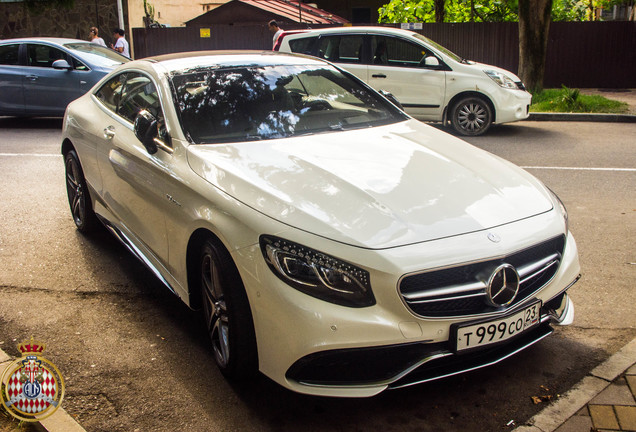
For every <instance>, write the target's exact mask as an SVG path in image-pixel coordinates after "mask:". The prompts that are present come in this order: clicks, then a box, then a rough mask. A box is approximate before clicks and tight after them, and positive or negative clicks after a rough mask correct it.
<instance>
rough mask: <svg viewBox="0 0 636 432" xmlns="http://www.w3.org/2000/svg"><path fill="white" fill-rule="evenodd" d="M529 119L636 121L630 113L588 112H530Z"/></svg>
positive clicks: (635, 116) (635, 117)
mask: <svg viewBox="0 0 636 432" xmlns="http://www.w3.org/2000/svg"><path fill="white" fill-rule="evenodd" d="M526 120H530V121H573V122H607V123H636V115H632V114H590V113H539V112H537V113H530V117H528V118H527V119H526Z"/></svg>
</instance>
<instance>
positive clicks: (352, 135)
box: [62, 51, 580, 397]
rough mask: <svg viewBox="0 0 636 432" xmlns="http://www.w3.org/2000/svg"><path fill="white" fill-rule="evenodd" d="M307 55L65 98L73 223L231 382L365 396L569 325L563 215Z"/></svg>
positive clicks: (142, 77) (251, 55)
mask: <svg viewBox="0 0 636 432" xmlns="http://www.w3.org/2000/svg"><path fill="white" fill-rule="evenodd" d="M390 99H391V98H390V95H381V94H379V93H377V92H376V91H374V90H373V89H371V88H370V87H369V86H367V85H366V84H364V83H363V82H362V81H360V80H358V79H357V78H355V77H354V76H353V75H351V74H350V73H348V72H346V71H344V70H342V69H339V68H337V67H335V66H333V65H331V64H330V63H327V62H325V61H323V60H320V59H317V58H313V57H306V56H299V55H292V54H281V53H275V52H245V51H243V52H200V53H186V54H174V55H167V56H159V57H155V58H146V59H142V60H137V61H132V62H129V63H126V64H125V65H122V66H120V67H119V68H118V69H116V70H115V71H113V72H112V73H110V74H109V75H107V76H106V77H105V78H103V79H102V80H101V81H100V82H98V83H97V84H96V85H95V87H93V89H92V90H91V91H89V92H88V93H87V94H85V95H84V96H82V97H80V98H79V99H77V100H76V101H74V102H73V103H71V104H70V105H69V107H68V108H67V110H66V115H65V118H64V131H63V142H62V154H63V155H64V161H65V168H66V185H67V192H68V199H69V203H70V207H71V213H72V216H73V219H74V221H75V224H76V226H77V228H78V229H79V230H80V231H81V232H82V233H88V232H89V231H91V230H92V229H94V228H95V227H96V226H97V225H98V224H99V223H101V224H103V225H105V226H106V227H107V228H108V229H109V230H110V231H111V232H112V233H113V234H114V235H115V236H116V237H117V238H118V239H119V240H120V241H122V242H123V243H124V244H125V245H126V246H127V247H128V248H129V249H130V251H131V252H132V253H133V254H134V255H136V256H137V257H138V258H139V259H140V260H141V261H142V262H143V263H144V264H145V265H146V266H148V267H149V268H150V269H151V270H152V271H153V272H154V274H156V276H157V277H158V278H159V279H160V280H161V281H162V282H163V283H164V284H165V285H166V286H167V287H168V288H169V289H170V290H172V291H173V292H174V293H175V294H176V295H177V296H178V297H179V298H180V299H181V300H182V301H184V302H185V303H186V304H187V305H189V306H190V307H192V308H193V309H201V310H202V315H203V317H204V320H205V324H206V326H207V331H208V333H209V336H210V339H211V342H212V347H213V350H212V351H213V352H214V357H215V360H216V363H217V364H218V366H219V368H220V369H221V371H222V372H223V374H224V375H225V376H226V377H228V378H229V379H244V378H246V377H253V376H254V375H255V374H256V373H258V371H260V372H262V373H263V374H265V375H266V376H268V377H270V378H271V379H273V380H274V381H276V382H277V383H279V384H281V385H282V386H284V387H286V388H289V389H291V390H294V391H297V392H301V393H307V394H313V395H325V396H345V397H351V396H353V397H362V396H372V395H375V394H377V393H379V392H381V391H383V390H385V389H394V388H401V387H405V386H410V385H413V384H417V383H421V382H426V381H430V380H434V379H438V378H442V377H446V376H449V375H453V374H457V373H462V372H465V371H469V370H473V369H476V368H479V367H483V366H487V365H491V364H493V363H496V362H498V361H501V360H503V359H505V358H508V357H509V356H511V355H513V354H515V353H517V352H519V351H521V350H523V349H524V348H526V347H528V346H530V345H532V344H534V343H536V342H537V341H539V340H541V339H542V338H544V337H546V336H547V335H549V334H550V333H551V332H552V328H551V324H561V325H563V324H569V323H571V322H572V318H573V313H574V308H573V306H572V303H571V301H570V299H569V297H568V294H567V292H566V291H567V290H568V288H570V287H571V286H572V285H573V284H574V283H575V282H576V281H577V280H578V278H579V276H580V274H579V273H580V267H579V260H578V252H577V248H576V243H575V241H574V238H573V237H572V235H571V234H570V233H569V231H568V217H567V213H566V210H565V208H564V206H563V204H562V203H561V201H560V200H559V199H558V198H557V197H556V196H555V195H554V194H553V193H552V192H551V191H550V190H549V189H548V188H547V187H546V186H544V185H543V184H542V183H541V182H540V181H538V180H537V179H535V178H534V177H533V176H531V175H530V174H528V173H527V172H525V171H524V170H522V169H520V168H518V167H516V166H515V165H513V164H511V163H509V162H507V161H505V160H502V159H500V158H498V157H495V156H493V155H491V154H489V153H487V152H485V151H482V150H480V149H477V148H475V147H473V146H471V145H469V144H467V143H465V142H463V141H461V140H460V139H458V138H455V137H452V136H450V135H448V134H446V133H444V132H442V131H439V130H437V129H435V128H432V127H430V126H427V125H424V124H422V123H420V122H419V121H416V120H414V119H412V118H411V117H409V116H408V115H407V114H405V113H404V112H403V111H401V110H400V109H399V108H398V107H397V106H396V105H395V104H394V102H391V100H390Z"/></svg>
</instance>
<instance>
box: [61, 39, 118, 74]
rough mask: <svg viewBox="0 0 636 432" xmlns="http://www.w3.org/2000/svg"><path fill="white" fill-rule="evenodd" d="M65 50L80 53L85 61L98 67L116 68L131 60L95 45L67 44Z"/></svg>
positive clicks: (86, 43)
mask: <svg viewBox="0 0 636 432" xmlns="http://www.w3.org/2000/svg"><path fill="white" fill-rule="evenodd" d="M64 48H67V49H69V50H71V51H74V52H76V53H78V54H77V55H78V56H79V57H80V58H82V59H83V60H85V61H87V62H89V63H92V64H94V65H98V66H105V67H111V68H112V67H115V66H119V65H120V64H122V63H126V62H129V61H130V59H129V58H128V57H125V56H123V55H121V54H119V53H117V52H115V51H113V50H112V49H108V48H106V47H103V46H100V45H97V44H94V43H89V42H85V43H79V42H78V43H67V44H64Z"/></svg>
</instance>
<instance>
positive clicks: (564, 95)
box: [530, 86, 629, 114]
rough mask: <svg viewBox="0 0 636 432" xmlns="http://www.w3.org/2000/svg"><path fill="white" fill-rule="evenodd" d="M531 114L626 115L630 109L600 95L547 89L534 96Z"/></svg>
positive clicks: (568, 89) (574, 90)
mask: <svg viewBox="0 0 636 432" xmlns="http://www.w3.org/2000/svg"><path fill="white" fill-rule="evenodd" d="M532 102H533V103H532V105H530V112H568V113H569V112H573V113H610V114H624V113H626V112H627V111H628V109H629V107H628V105H627V104H626V103H625V102H619V101H616V100H612V99H607V98H604V97H603V96H598V95H584V94H581V93H580V92H579V90H578V89H570V88H567V87H565V86H563V88H562V89H546V90H542V91H541V92H540V93H536V94H533V95H532Z"/></svg>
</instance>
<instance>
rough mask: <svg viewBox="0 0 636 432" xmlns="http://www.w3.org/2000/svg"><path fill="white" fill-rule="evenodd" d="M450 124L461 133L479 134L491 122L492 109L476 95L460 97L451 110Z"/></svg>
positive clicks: (468, 134)
mask: <svg viewBox="0 0 636 432" xmlns="http://www.w3.org/2000/svg"><path fill="white" fill-rule="evenodd" d="M451 124H452V125H453V128H454V129H455V130H456V131H457V132H458V133H460V134H461V135H466V136H476V135H481V134H483V133H484V132H486V131H487V130H488V128H490V125H491V124H492V110H491V109H490V106H489V105H488V103H487V102H486V101H485V100H483V99H481V98H478V97H466V98H463V99H460V100H459V101H458V102H457V103H456V104H455V105H454V106H453V109H452V111H451Z"/></svg>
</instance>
